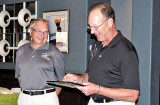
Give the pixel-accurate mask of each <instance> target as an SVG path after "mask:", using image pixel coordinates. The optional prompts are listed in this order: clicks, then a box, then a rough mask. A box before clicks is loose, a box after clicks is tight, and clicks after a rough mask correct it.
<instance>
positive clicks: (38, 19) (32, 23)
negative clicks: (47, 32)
mask: <svg viewBox="0 0 160 105" xmlns="http://www.w3.org/2000/svg"><path fill="white" fill-rule="evenodd" d="M38 22H44V23H46V24H47V26H48V29H49V25H48V22H47V21H46V20H45V19H42V18H37V19H34V20H33V21H32V22H31V23H30V29H33V27H34V25H35V24H36V23H38Z"/></svg>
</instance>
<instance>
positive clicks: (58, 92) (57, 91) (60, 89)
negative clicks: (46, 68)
mask: <svg viewBox="0 0 160 105" xmlns="http://www.w3.org/2000/svg"><path fill="white" fill-rule="evenodd" d="M61 91H62V88H60V87H58V88H57V90H56V93H57V96H59V94H60V93H61Z"/></svg>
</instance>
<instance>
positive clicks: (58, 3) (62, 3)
mask: <svg viewBox="0 0 160 105" xmlns="http://www.w3.org/2000/svg"><path fill="white" fill-rule="evenodd" d="M23 1H25V2H27V1H33V0H1V1H0V5H3V4H13V3H22V2H23ZM108 1H109V0H107V1H106V0H92V2H91V1H86V0H76V1H75V0H38V9H37V10H38V12H37V14H38V17H42V13H43V11H48V10H58V9H70V18H69V21H70V22H69V53H65V54H64V56H65V69H66V72H72V73H79V74H80V73H83V72H85V70H86V66H87V59H88V55H89V53H90V52H89V46H88V45H89V44H88V42H89V41H92V40H90V39H89V38H88V36H87V32H86V26H87V16H88V8H89V7H88V6H90V5H92V4H93V3H95V2H108ZM14 66H15V64H13V63H0V69H14Z"/></svg>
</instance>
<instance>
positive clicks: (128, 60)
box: [120, 51, 140, 90]
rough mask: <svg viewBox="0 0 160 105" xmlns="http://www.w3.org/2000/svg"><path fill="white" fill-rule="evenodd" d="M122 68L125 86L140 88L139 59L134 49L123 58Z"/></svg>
mask: <svg viewBox="0 0 160 105" xmlns="http://www.w3.org/2000/svg"><path fill="white" fill-rule="evenodd" d="M120 69H121V73H122V76H123V80H124V81H123V86H124V88H127V89H135V90H140V85H139V61H138V57H137V55H136V53H135V52H134V51H129V52H128V53H127V55H126V56H125V57H124V58H123V60H122V63H121V67H120Z"/></svg>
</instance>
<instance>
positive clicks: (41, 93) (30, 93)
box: [22, 89, 55, 96]
mask: <svg viewBox="0 0 160 105" xmlns="http://www.w3.org/2000/svg"><path fill="white" fill-rule="evenodd" d="M54 91H55V89H48V90H40V91H32V90H30V91H29V90H22V93H24V94H28V95H30V96H33V95H43V94H46V93H51V92H54Z"/></svg>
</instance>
